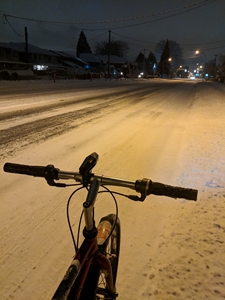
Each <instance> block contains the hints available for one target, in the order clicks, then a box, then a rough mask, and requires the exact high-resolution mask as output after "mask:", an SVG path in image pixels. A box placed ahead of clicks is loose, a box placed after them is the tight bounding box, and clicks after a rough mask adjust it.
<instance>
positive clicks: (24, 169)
mask: <svg viewBox="0 0 225 300" xmlns="http://www.w3.org/2000/svg"><path fill="white" fill-rule="evenodd" d="M3 169H4V171H5V172H8V173H16V174H24V175H30V176H35V177H45V175H46V167H42V166H29V165H20V164H14V163H5V165H4V168H3Z"/></svg>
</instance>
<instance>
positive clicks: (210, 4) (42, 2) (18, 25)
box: [0, 0, 225, 66]
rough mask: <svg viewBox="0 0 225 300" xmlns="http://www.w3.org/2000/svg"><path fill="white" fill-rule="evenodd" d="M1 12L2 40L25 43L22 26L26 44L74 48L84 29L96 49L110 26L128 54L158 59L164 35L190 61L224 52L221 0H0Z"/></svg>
mask: <svg viewBox="0 0 225 300" xmlns="http://www.w3.org/2000/svg"><path fill="white" fill-rule="evenodd" d="M0 14H1V28H0V42H11V41H12V42H23V41H24V40H25V38H24V27H25V26H26V27H27V30H28V38H29V43H31V44H34V45H36V46H39V47H43V48H46V49H56V50H67V51H75V50H76V45H77V40H78V38H79V34H80V31H81V30H83V31H84V33H85V35H86V38H87V41H88V42H89V44H90V46H91V48H92V51H93V52H94V46H95V43H96V41H102V40H107V39H108V35H109V30H111V38H112V39H114V40H117V39H120V40H123V41H125V42H127V43H128V45H129V47H130V51H129V53H128V55H127V57H128V58H129V59H135V58H136V57H137V55H138V54H139V53H140V52H142V53H143V52H144V49H145V55H146V57H147V56H148V54H149V52H150V51H152V52H154V53H155V55H156V56H157V58H158V57H159V56H160V54H159V53H156V52H155V46H156V44H157V43H158V42H159V41H160V40H165V39H169V40H173V41H176V42H177V43H179V44H180V46H181V47H182V49H183V56H184V59H185V60H186V62H187V64H188V65H190V66H191V65H195V64H196V63H197V62H199V63H200V64H203V63H204V60H205V57H206V60H211V59H213V58H214V55H219V54H225V0H157V1H156V0H48V1H47V0H39V1H32V0H0ZM4 15H7V19H6V18H5V16H4ZM10 15H11V16H10ZM15 17H17V18H15ZM28 19H30V20H28ZM43 21H45V22H43ZM196 49H198V50H200V51H202V54H199V55H198V56H196V55H195V50H196ZM203 53H204V54H205V55H204V54H203Z"/></svg>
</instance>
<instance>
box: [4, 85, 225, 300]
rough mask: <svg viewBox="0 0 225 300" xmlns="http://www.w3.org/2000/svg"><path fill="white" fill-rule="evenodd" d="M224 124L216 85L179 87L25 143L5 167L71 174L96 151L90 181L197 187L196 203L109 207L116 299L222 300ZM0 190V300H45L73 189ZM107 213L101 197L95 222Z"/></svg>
mask: <svg viewBox="0 0 225 300" xmlns="http://www.w3.org/2000/svg"><path fill="white" fill-rule="evenodd" d="M98 84H99V85H100V83H98ZM162 84H163V81H162ZM62 85H63V84H62ZM104 112H105V111H104ZM224 123H225V87H224V86H223V85H219V84H216V83H204V82H199V83H196V82H195V83H194V82H183V83H182V82H181V84H180V85H178V86H175V87H174V88H173V89H171V90H169V91H168V90H167V91H164V92H163V86H162V93H160V94H156V95H148V94H146V96H145V98H144V99H143V101H141V102H138V101H137V102H136V103H134V104H133V105H130V106H129V107H121V109H120V110H113V111H112V112H110V111H108V114H102V115H101V116H99V117H98V118H97V119H94V120H92V121H91V122H87V123H85V124H83V125H82V126H80V127H78V128H76V129H74V130H72V131H69V132H66V133H65V134H63V135H61V136H60V137H54V138H52V139H49V140H47V141H45V142H42V143H39V144H35V145H31V146H30V147H27V148H25V149H24V150H21V151H20V152H18V153H16V154H14V155H13V156H12V157H9V159H8V160H9V161H13V162H18V163H27V164H34V165H35V164H37V165H38V164H39V165H46V164H48V163H53V164H54V165H55V166H56V167H59V168H61V169H64V170H77V169H78V167H79V165H80V163H81V162H82V160H83V159H84V157H85V156H86V155H88V154H89V153H91V152H93V151H96V152H98V153H99V155H100V160H99V162H98V165H97V166H96V168H95V172H96V173H99V174H105V175H109V176H110V175H111V176H115V177H121V178H126V179H129V180H135V179H138V178H143V177H149V178H151V179H152V180H153V181H161V182H164V183H168V184H172V185H180V186H184V187H193V188H196V189H198V190H199V195H198V201H197V202H192V201H185V200H183V199H180V200H174V199H169V198H166V197H156V196H150V197H149V198H148V199H146V201H145V202H144V203H137V202H132V201H129V200H127V199H125V198H124V199H123V198H119V199H118V204H119V214H120V219H121V224H122V240H121V256H120V264H119V273H118V281H117V289H118V292H119V298H118V299H123V300H128V299H129V300H130V299H134V300H137V299H156V300H166V299H168V300H172V299H179V300H181V299H183V300H186V299H196V300H199V299H200V300H201V299H202V300H203V299H210V300H211V299H213V300H214V299H216V300H221V299H225V281H224V278H225V250H224V249H225V214H224V211H225V158H224V157H225V156H224V153H225V129H224V128H225V127H224ZM4 162H5V160H4V161H1V166H3V163H4ZM0 191H1V212H0V218H1V223H2V226H1V236H2V243H1V253H2V255H1V289H0V290H1V291H0V295H1V299H50V298H51V296H52V294H53V293H54V290H55V288H56V287H57V285H58V283H59V281H60V279H61V278H62V276H63V274H64V272H65V270H66V268H67V267H68V265H69V263H70V261H71V258H72V255H73V249H72V242H71V239H70V236H69V233H68V229H67V224H66V216H65V207H66V200H67V197H68V196H69V194H70V193H71V191H72V189H69V190H64V189H62V190H61V189H55V188H51V187H49V186H47V185H46V184H45V182H44V181H43V180H41V179H34V178H30V177H25V176H24V177H23V176H19V175H12V174H6V173H3V172H1V183H0ZM127 193H129V194H130V193H132V192H130V191H129V192H128V191H127ZM80 197H82V194H81V195H80ZM78 200H79V199H77V201H75V200H74V202H73V205H72V211H71V216H72V218H73V223H74V224H77V222H78V218H79V212H80V209H81V204H82V203H80V202H82V201H78ZM103 203H104V204H103ZM113 209H114V208H113V205H112V202H111V201H110V198H108V197H107V198H105V196H104V197H103V195H101V196H100V199H99V201H98V202H97V207H96V217H97V218H100V216H101V215H102V214H106V213H109V212H111V211H112V210H113Z"/></svg>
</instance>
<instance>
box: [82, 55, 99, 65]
mask: <svg viewBox="0 0 225 300" xmlns="http://www.w3.org/2000/svg"><path fill="white" fill-rule="evenodd" d="M79 56H80V58H81V59H83V60H85V61H87V62H89V63H100V62H101V61H100V60H99V59H98V57H97V56H96V55H94V54H92V53H80V55H79Z"/></svg>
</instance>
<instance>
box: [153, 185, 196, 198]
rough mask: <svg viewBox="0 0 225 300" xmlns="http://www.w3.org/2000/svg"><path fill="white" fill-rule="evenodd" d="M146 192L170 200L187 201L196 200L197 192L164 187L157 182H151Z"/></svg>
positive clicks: (168, 186)
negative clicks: (181, 199) (183, 199)
mask: <svg viewBox="0 0 225 300" xmlns="http://www.w3.org/2000/svg"><path fill="white" fill-rule="evenodd" d="M148 192H149V193H150V194H154V195H158V196H167V197H171V198H185V199H187V200H194V201H196V200H197V195H198V190H195V189H188V188H182V187H176V186H171V185H166V184H163V183H159V182H151V183H150V186H149V190H148Z"/></svg>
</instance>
